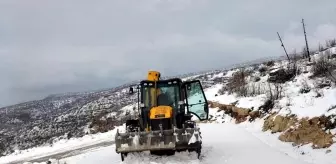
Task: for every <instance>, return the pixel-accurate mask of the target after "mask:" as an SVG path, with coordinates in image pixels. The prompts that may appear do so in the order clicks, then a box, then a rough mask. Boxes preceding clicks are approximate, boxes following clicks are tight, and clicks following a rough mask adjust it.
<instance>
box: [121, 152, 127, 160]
mask: <svg viewBox="0 0 336 164" xmlns="http://www.w3.org/2000/svg"><path fill="white" fill-rule="evenodd" d="M120 157H121V161H124V160H125V157H127V153H121V154H120Z"/></svg>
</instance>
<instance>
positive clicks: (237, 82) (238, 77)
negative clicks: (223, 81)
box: [226, 68, 250, 96]
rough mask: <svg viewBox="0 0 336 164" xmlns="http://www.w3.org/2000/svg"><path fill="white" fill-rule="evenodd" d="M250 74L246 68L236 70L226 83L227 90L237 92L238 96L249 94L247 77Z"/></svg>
mask: <svg viewBox="0 0 336 164" xmlns="http://www.w3.org/2000/svg"><path fill="white" fill-rule="evenodd" d="M249 74H250V72H249V71H246V70H245V69H244V68H241V69H239V70H238V71H237V72H235V73H234V74H233V75H232V77H231V78H230V79H229V80H228V83H227V85H226V90H227V91H228V92H229V93H230V94H231V93H237V95H238V96H247V86H246V84H247V81H246V77H248V76H249Z"/></svg>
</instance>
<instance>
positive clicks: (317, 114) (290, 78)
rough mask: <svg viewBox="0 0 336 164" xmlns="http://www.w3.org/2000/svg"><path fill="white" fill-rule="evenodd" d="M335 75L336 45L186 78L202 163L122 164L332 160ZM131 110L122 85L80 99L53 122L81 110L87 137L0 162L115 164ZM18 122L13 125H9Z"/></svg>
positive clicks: (178, 159)
mask: <svg viewBox="0 0 336 164" xmlns="http://www.w3.org/2000/svg"><path fill="white" fill-rule="evenodd" d="M335 70H336V48H335V47H331V48H328V49H325V50H323V51H322V52H318V53H315V54H314V55H313V56H312V60H311V62H308V60H307V59H301V58H298V57H293V58H291V61H290V62H288V61H287V60H282V61H275V62H274V61H269V62H264V63H261V64H254V65H250V66H248V67H244V68H234V69H230V70H223V71H210V72H206V73H202V74H199V75H193V76H191V77H185V78H183V79H184V80H187V79H199V80H201V82H202V84H203V86H204V88H205V89H206V97H207V99H208V101H209V103H210V107H211V108H210V111H209V112H210V113H209V114H210V117H209V120H208V121H205V122H202V123H200V125H201V129H202V135H203V138H204V139H203V141H204V149H203V159H202V160H201V161H199V160H197V158H196V156H195V155H194V154H188V153H177V154H176V155H175V156H173V157H163V158H158V159H157V158H156V157H154V156H150V155H148V154H138V155H134V156H130V157H129V158H128V159H127V160H126V161H125V163H133V162H135V163H149V162H153V163H162V161H163V163H170V162H171V163H223V162H224V161H226V162H227V163H240V162H241V163H243V162H251V161H253V162H254V163H256V162H259V163H269V162H280V160H279V161H277V160H274V159H278V158H281V160H283V161H281V163H283V162H284V161H287V162H288V163H300V162H299V161H308V162H311V163H319V164H320V163H336V162H334V161H335V160H334V157H333V156H335V153H336V149H335V147H336V146H335V145H334V144H333V143H334V140H335V137H334V136H335V132H336V131H335V127H336V122H335V118H336V113H335V112H336V111H335V110H336V88H335V82H336V78H335V77H336V73H335ZM94 95H97V94H94ZM77 96H78V95H77ZM49 99H51V98H49ZM54 100H56V99H54ZM73 101H75V99H74V98H73V97H71V98H69V99H67V100H62V101H60V100H57V101H55V102H53V103H52V104H53V106H54V107H61V106H62V105H63V104H64V103H65V104H66V103H71V102H73ZM21 106H22V105H21ZM121 107H123V108H121ZM133 107H135V95H132V96H130V95H128V94H127V88H121V89H119V90H118V91H114V92H110V93H106V94H103V96H102V95H99V96H97V97H95V98H94V99H91V100H90V101H85V103H83V104H82V105H81V106H78V105H77V107H76V108H75V110H69V109H68V108H66V109H67V110H66V112H63V114H58V115H57V117H55V122H64V121H65V120H76V119H77V118H73V116H80V115H84V116H87V114H85V113H88V111H89V113H90V115H94V116H96V117H94V118H92V119H91V120H87V121H84V123H85V124H83V125H82V126H81V127H82V129H80V130H81V131H82V132H83V133H84V134H85V133H88V134H87V135H84V134H83V135H78V136H70V137H69V136H66V137H65V138H64V139H61V140H60V141H57V140H56V141H55V142H54V143H53V144H52V146H44V147H36V148H33V149H30V150H26V151H25V150H23V151H16V152H15V153H14V154H11V155H8V156H4V157H1V158H0V163H9V162H15V161H34V160H36V159H41V158H42V157H43V156H47V157H49V156H50V158H52V157H55V158H56V157H57V158H56V159H57V160H60V161H66V162H67V163H85V162H86V163H90V161H91V162H92V163H98V162H100V163H104V162H109V163H111V161H112V163H113V162H114V163H119V162H120V156H119V155H118V154H115V153H114V145H113V139H114V137H113V136H114V132H115V129H116V127H117V128H121V129H122V126H121V127H119V125H122V123H123V120H122V119H121V118H126V117H129V116H132V114H133V111H134V110H133ZM32 109H34V108H29V110H32ZM64 109H65V108H64ZM61 113H62V112H61ZM116 120H118V123H117V122H116ZM19 122H20V120H13V121H11V122H10V123H13V124H14V123H19ZM7 124H9V123H8V121H7ZM68 126H69V127H71V126H73V124H69V125H68ZM33 129H35V131H36V132H34V134H38V132H39V131H43V132H45V130H41V127H39V126H37V127H36V128H33ZM5 132H6V131H5ZM31 133H33V132H31ZM89 133H92V134H89ZM94 133H97V134H94ZM4 134H6V133H4ZM63 135H64V133H63ZM22 137H24V136H22ZM67 138H72V139H70V140H68V139H67ZM84 138H85V139H84ZM88 138H91V139H88ZM0 141H1V140H0ZM14 143H15V142H14ZM105 143H106V144H105ZM87 144H89V145H87ZM91 144H92V145H93V147H90V145H91ZM104 144H105V145H104ZM94 145H99V146H102V145H104V147H103V148H95V149H94V150H92V151H89V150H86V149H85V153H82V152H81V151H82V150H78V151H80V153H79V155H78V153H74V156H71V155H66V156H59V155H56V156H53V154H58V153H61V152H66V151H70V152H71V150H74V149H76V150H77V148H81V146H89V148H90V149H93V148H94ZM11 146H12V147H14V148H15V146H13V145H11ZM258 149H260V150H259V151H258ZM0 150H1V145H0ZM68 154H69V153H68ZM48 155H49V156H48ZM184 155H187V156H184ZM260 155H261V156H262V158H261V157H259V156H260ZM136 156H137V157H136ZM43 159H45V158H43ZM161 160H162V161H161ZM297 160H299V161H297Z"/></svg>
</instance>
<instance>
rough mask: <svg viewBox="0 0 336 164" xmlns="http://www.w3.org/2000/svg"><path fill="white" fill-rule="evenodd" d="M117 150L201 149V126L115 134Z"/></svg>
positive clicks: (121, 151) (122, 151)
mask: <svg viewBox="0 0 336 164" xmlns="http://www.w3.org/2000/svg"><path fill="white" fill-rule="evenodd" d="M115 143H116V152H117V153H130V152H141V151H153V150H187V149H199V146H200V143H201V137H200V132H199V128H184V129H171V130H162V131H161V130H157V131H149V132H126V133H119V131H117V134H116V136H115Z"/></svg>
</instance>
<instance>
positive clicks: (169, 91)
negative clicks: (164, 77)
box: [142, 82, 180, 109]
mask: <svg viewBox="0 0 336 164" xmlns="http://www.w3.org/2000/svg"><path fill="white" fill-rule="evenodd" d="M155 92H156V94H157V95H156V98H157V101H158V102H157V103H158V105H168V106H171V107H173V108H174V109H177V108H178V101H179V100H180V94H179V86H178V85H176V84H169V82H165V83H157V89H156V90H155V88H154V85H147V86H143V92H142V94H143V95H142V99H143V103H144V104H145V107H149V108H151V107H153V106H154V103H155Z"/></svg>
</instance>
